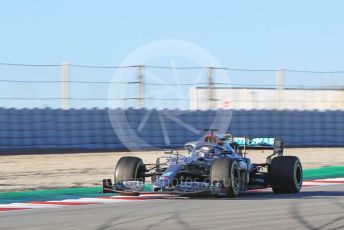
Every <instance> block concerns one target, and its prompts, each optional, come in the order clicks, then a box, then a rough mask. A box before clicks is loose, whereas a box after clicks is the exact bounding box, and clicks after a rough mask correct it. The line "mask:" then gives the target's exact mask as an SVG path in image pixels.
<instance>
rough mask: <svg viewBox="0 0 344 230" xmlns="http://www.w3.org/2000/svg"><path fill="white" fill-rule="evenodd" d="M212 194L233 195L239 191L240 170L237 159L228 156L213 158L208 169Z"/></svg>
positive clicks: (220, 195)
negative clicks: (209, 169)
mask: <svg viewBox="0 0 344 230" xmlns="http://www.w3.org/2000/svg"><path fill="white" fill-rule="evenodd" d="M210 179H211V185H212V189H213V195H215V196H218V197H235V196H237V195H238V194H239V192H240V170H239V164H238V162H237V161H235V160H233V159H229V158H222V159H215V160H214V161H213V164H212V166H211V171H210Z"/></svg>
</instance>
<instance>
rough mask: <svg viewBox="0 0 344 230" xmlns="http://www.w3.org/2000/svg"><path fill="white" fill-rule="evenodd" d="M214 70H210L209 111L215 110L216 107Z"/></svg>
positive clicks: (210, 68)
mask: <svg viewBox="0 0 344 230" xmlns="http://www.w3.org/2000/svg"><path fill="white" fill-rule="evenodd" d="M213 74H214V68H212V67H209V69H208V109H212V108H213V109H215V105H214V101H215V100H214V82H213Z"/></svg>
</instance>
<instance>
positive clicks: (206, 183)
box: [103, 129, 302, 197]
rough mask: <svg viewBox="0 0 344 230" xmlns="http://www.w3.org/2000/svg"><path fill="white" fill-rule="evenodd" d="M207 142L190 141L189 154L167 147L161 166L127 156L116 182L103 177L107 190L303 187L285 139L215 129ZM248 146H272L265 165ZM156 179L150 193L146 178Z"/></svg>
mask: <svg viewBox="0 0 344 230" xmlns="http://www.w3.org/2000/svg"><path fill="white" fill-rule="evenodd" d="M208 131H211V133H210V134H209V135H206V136H205V137H204V138H203V140H202V141H196V142H187V143H186V144H185V146H184V147H185V150H184V151H185V152H187V154H185V155H183V154H181V153H180V151H178V150H166V151H165V153H166V154H168V156H163V157H159V158H157V160H156V163H155V164H144V163H143V161H142V159H140V158H138V157H133V156H126V157H122V158H120V159H119V161H118V162H117V165H116V168H115V175H114V184H112V182H111V179H104V180H103V192H116V193H120V194H122V195H140V194H144V193H152V192H153V193H168V194H174V195H182V196H200V195H213V196H217V197H235V196H237V195H238V194H239V193H240V192H243V191H247V190H251V189H259V188H267V187H271V188H272V190H273V192H274V193H297V192H299V191H300V189H301V186H302V165H301V162H300V160H299V159H298V158H297V157H296V156H283V141H282V139H281V138H247V137H233V135H231V134H217V133H215V131H217V130H215V129H208ZM248 149H272V150H273V153H272V154H271V155H270V156H268V157H267V158H266V162H265V163H251V161H250V159H249V158H247V157H246V155H247V150H248ZM149 177H150V178H151V181H152V186H151V188H150V191H147V190H145V186H144V183H145V179H146V178H149Z"/></svg>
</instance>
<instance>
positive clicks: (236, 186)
mask: <svg viewBox="0 0 344 230" xmlns="http://www.w3.org/2000/svg"><path fill="white" fill-rule="evenodd" d="M232 178H233V189H234V190H235V191H239V187H240V175H239V168H238V167H237V166H234V167H233V174H232Z"/></svg>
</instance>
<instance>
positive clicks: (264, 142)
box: [234, 137, 284, 156]
mask: <svg viewBox="0 0 344 230" xmlns="http://www.w3.org/2000/svg"><path fill="white" fill-rule="evenodd" d="M234 142H235V143H236V144H237V145H239V146H240V147H243V148H244V149H273V152H274V154H277V155H279V156H281V155H283V147H284V145H283V140H282V138H275V137H254V138H249V137H234Z"/></svg>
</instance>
